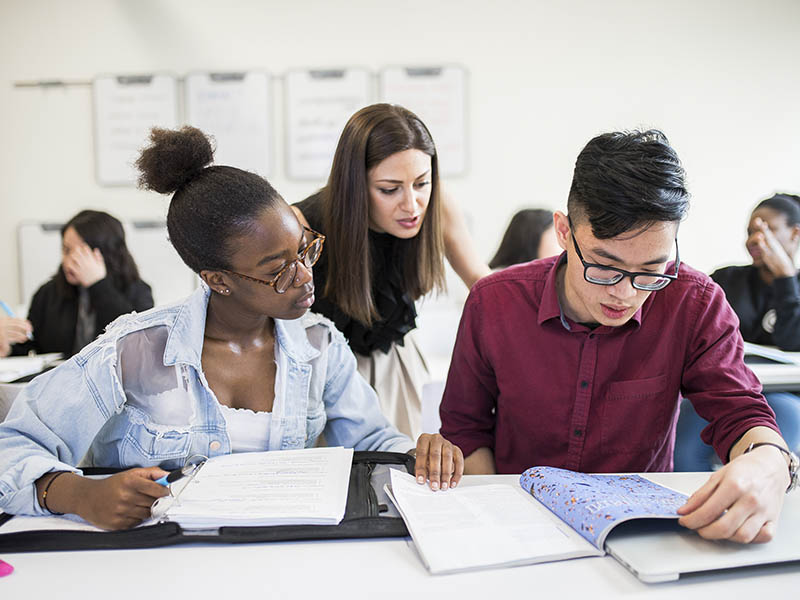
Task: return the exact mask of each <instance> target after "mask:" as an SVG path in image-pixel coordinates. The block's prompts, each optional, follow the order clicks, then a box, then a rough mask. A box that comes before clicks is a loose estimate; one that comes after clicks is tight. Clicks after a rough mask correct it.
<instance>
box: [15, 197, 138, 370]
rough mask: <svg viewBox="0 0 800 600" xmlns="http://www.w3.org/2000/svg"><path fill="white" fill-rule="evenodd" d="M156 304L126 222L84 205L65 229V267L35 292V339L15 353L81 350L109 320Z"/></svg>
mask: <svg viewBox="0 0 800 600" xmlns="http://www.w3.org/2000/svg"><path fill="white" fill-rule="evenodd" d="M152 307H153V294H152V292H151V290H150V286H149V285H147V284H146V283H145V282H144V281H142V280H141V279H140V278H139V271H138V269H137V268H136V263H135V262H134V260H133V257H132V256H131V254H130V252H128V247H127V246H126V245H125V230H124V229H123V228H122V223H120V222H119V221H118V220H117V219H115V218H114V217H112V216H111V215H110V214H108V213H105V212H101V211H96V210H83V211H81V212H79V213H78V214H77V215H75V216H74V217H72V218H71V219H70V220H69V221H68V222H67V223H66V224H65V225H64V227H62V229H61V266H60V267H59V269H58V272H57V273H56V274H55V276H54V277H53V278H52V279H51V280H50V281H48V282H47V283H45V284H44V285H43V286H42V287H40V288H39V289H38V290H37V291H36V293H35V294H34V296H33V300H32V301H31V306H30V310H29V312H28V320H29V321H30V323H31V325H32V326H33V340H31V341H28V342H25V343H22V344H15V345H14V346H12V348H11V352H12V354H27V353H28V351H30V350H35V351H36V352H40V353H41V352H61V353H63V354H64V356H65V357H69V356H72V355H73V354H76V353H78V352H79V351H80V350H81V348H83V347H84V346H85V345H86V344H88V343H89V342H91V341H92V340H93V339H94V338H96V337H97V336H98V335H99V334H100V333H101V332H102V331H103V329H104V328H105V326H106V325H108V324H109V323H110V322H111V321H113V320H114V319H116V318H117V317H118V316H120V315H122V314H125V313H129V312H131V311H134V310H135V311H142V310H147V309H148V308H152Z"/></svg>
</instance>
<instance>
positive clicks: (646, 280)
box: [633, 275, 670, 291]
mask: <svg viewBox="0 0 800 600" xmlns="http://www.w3.org/2000/svg"><path fill="white" fill-rule="evenodd" d="M669 282H670V279H669V278H667V277H655V276H653V277H650V276H647V275H637V276H636V277H634V278H633V287H635V288H636V289H639V290H646V291H653V290H660V289H661V288H663V287H666V286H667V284H668V283H669Z"/></svg>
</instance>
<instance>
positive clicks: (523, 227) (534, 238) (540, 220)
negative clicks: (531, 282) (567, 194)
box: [489, 208, 553, 269]
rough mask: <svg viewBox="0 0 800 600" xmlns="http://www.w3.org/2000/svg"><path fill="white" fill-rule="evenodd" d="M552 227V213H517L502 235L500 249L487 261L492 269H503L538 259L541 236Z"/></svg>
mask: <svg viewBox="0 0 800 600" xmlns="http://www.w3.org/2000/svg"><path fill="white" fill-rule="evenodd" d="M552 226H553V213H552V212H551V211H549V210H545V209H543V208H525V209H523V210H520V211H518V212H517V213H516V214H515V215H514V216H513V217H511V222H510V223H509V224H508V228H506V232H505V234H503V240H502V241H501V242H500V247H499V248H498V249H497V252H496V253H495V255H494V258H493V259H492V260H491V261H489V267H490V268H492V269H503V268H505V267H510V266H511V265H516V264H518V263H524V262H528V261H531V260H534V259H536V258H539V243H540V242H541V241H542V234H543V233H544V232H545V231H547V230H548V228H550V227H552Z"/></svg>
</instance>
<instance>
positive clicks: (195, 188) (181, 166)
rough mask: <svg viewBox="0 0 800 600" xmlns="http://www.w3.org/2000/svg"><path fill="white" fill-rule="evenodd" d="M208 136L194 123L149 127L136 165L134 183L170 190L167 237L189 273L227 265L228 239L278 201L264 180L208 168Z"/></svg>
mask: <svg viewBox="0 0 800 600" xmlns="http://www.w3.org/2000/svg"><path fill="white" fill-rule="evenodd" d="M213 159H214V148H213V146H212V144H211V140H210V139H209V138H208V137H207V136H206V134H204V133H203V132H202V131H200V130H199V129H197V128H195V127H189V126H187V127H183V128H181V129H179V130H168V129H159V128H153V129H152V131H151V132H150V145H149V146H148V147H147V148H145V149H144V150H142V153H141V155H140V156H139V159H138V160H137V161H136V167H137V168H138V169H139V173H140V175H139V186H140V187H142V188H145V189H150V190H153V191H156V192H159V193H161V194H172V200H171V201H170V203H169V211H168V212H167V231H168V233H169V239H170V242H171V243H172V245H173V246H174V247H175V250H176V251H177V252H178V255H179V256H180V257H181V259H182V260H183V262H184V263H186V265H187V266H188V267H189V268H190V269H192V270H193V271H194V272H195V273H198V274H199V273H200V271H202V270H204V269H208V270H220V269H230V268H231V266H232V265H231V262H230V260H231V256H232V254H233V251H234V246H233V239H234V238H236V237H239V236H241V235H244V234H246V233H247V232H248V231H249V230H250V228H251V227H252V226H253V223H254V222H255V221H256V220H257V219H258V217H259V216H260V215H261V213H262V211H264V210H265V209H268V208H272V207H274V206H275V204H276V203H277V202H283V201H284V200H283V198H281V196H280V194H278V192H276V191H275V188H273V187H272V186H271V185H270V184H269V182H268V181H267V180H266V179H264V178H263V177H260V176H259V175H256V174H255V173H250V172H248V171H243V170H242V169H237V168H235V167H225V166H217V165H214V166H209V165H210V164H211V162H212V160H213Z"/></svg>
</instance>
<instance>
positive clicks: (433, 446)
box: [414, 433, 464, 491]
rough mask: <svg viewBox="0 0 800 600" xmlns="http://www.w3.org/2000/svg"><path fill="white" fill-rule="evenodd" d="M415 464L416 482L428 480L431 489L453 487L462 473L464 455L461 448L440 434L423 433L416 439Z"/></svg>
mask: <svg viewBox="0 0 800 600" xmlns="http://www.w3.org/2000/svg"><path fill="white" fill-rule="evenodd" d="M416 457H417V464H416V468H415V469H414V474H415V475H416V477H417V483H425V482H426V481H428V482H429V485H430V486H431V489H432V490H434V491H436V490H440V489H441V490H446V489H447V488H450V487H455V486H456V485H457V484H458V482H459V481H461V476H462V475H463V474H464V455H463V454H462V452H461V449H460V448H459V447H458V446H456V445H454V444H451V443H450V442H448V441H447V440H446V439H445V438H443V437H442V436H441V435H440V434H438V433H436V434H430V433H423V434H422V435H421V436H419V439H418V440H417V448H416Z"/></svg>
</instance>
